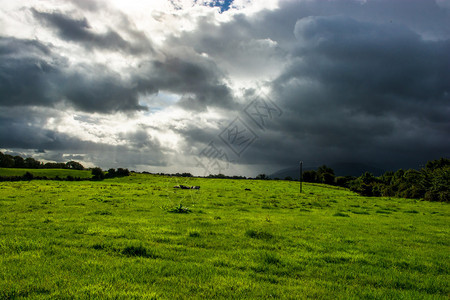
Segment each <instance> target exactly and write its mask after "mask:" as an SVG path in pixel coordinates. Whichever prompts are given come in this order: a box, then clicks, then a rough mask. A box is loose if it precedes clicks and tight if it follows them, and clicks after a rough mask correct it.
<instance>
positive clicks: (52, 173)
mask: <svg viewBox="0 0 450 300" xmlns="http://www.w3.org/2000/svg"><path fill="white" fill-rule="evenodd" d="M26 172H29V173H31V174H33V176H35V177H43V176H47V178H55V177H56V176H58V177H59V178H66V177H67V176H72V177H74V178H75V177H79V178H91V177H92V174H91V171H87V170H68V169H15V168H0V176H2V177H10V176H23V175H24V174H25V173H26Z"/></svg>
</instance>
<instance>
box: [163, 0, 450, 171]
mask: <svg viewBox="0 0 450 300" xmlns="http://www.w3.org/2000/svg"><path fill="white" fill-rule="evenodd" d="M449 13H450V11H449V10H446V9H442V8H441V7H439V6H438V5H436V3H434V2H433V1H411V2H410V3H409V2H408V4H406V3H405V2H402V1H367V2H366V3H362V2H358V1H282V2H281V3H280V5H279V9H278V10H275V11H262V12H260V13H258V14H256V15H253V16H251V17H248V16H243V15H235V16H234V17H233V20H232V21H230V22H228V23H225V24H220V25H217V24H214V23H210V22H208V21H207V20H204V21H202V22H201V26H200V25H199V27H201V28H204V29H205V30H202V31H195V32H192V33H189V34H187V35H184V36H181V37H177V38H173V40H172V41H170V42H172V43H174V44H175V43H177V42H178V43H186V44H188V45H190V46H192V47H193V48H194V49H195V50H196V51H197V52H199V53H202V52H205V53H208V55H210V56H211V57H216V58H217V59H220V60H225V61H233V60H234V61H237V62H239V61H240V57H245V54H244V53H245V51H246V49H243V50H241V49H239V48H238V47H236V45H242V43H241V42H240V41H244V40H245V39H270V40H273V41H276V42H277V43H278V48H281V50H279V51H277V52H275V53H277V55H280V56H283V57H284V59H285V65H284V67H283V69H282V72H281V74H280V75H279V76H278V77H277V78H276V79H275V80H274V81H273V82H272V88H273V93H272V94H271V95H270V97H271V98H272V100H274V101H276V103H277V104H278V105H279V106H280V107H281V108H282V110H283V112H284V113H283V116H282V117H281V118H280V119H279V120H278V122H275V123H274V124H273V125H272V127H271V128H270V130H267V131H265V132H259V139H258V140H256V141H255V143H254V144H252V145H251V147H249V148H248V149H247V150H246V152H245V153H244V155H243V157H241V158H240V162H241V163H249V164H255V165H256V164H261V163H274V164H277V163H278V164H280V165H289V164H296V163H297V162H298V160H299V159H304V160H309V161H315V163H316V164H320V163H321V162H322V163H325V162H326V163H333V162H341V161H347V162H351V161H353V162H354V161H356V162H365V163H369V164H370V163H374V164H377V163H378V164H380V165H383V166H385V167H393V168H396V167H399V166H400V167H405V166H406V167H417V165H418V164H419V163H423V161H426V160H429V159H434V158H438V157H441V156H447V157H448V156H449V155H450V141H449V140H448V132H450V119H449V117H448V116H449V115H450V56H449V55H448V53H450V31H449V28H450V14H449ZM225 36H226V37H227V39H226V41H225V40H224V39H223V37H225ZM230 44H231V45H233V47H235V49H239V51H238V50H235V51H228V50H229V45H230ZM224 49H227V50H224ZM247 50H248V49H247ZM230 53H231V54H230ZM232 56H234V57H232ZM267 58H268V56H267ZM267 58H266V59H267ZM233 118H234V116H230V120H229V121H230V122H231V121H232V119H233ZM199 131H201V128H197V129H196V128H190V129H189V133H187V135H189V137H190V138H191V139H189V141H191V143H192V146H193V145H197V144H196V143H203V144H205V145H207V144H208V142H209V141H210V140H205V139H204V137H202V136H201V134H199V133H198V132H199ZM219 133H220V131H218V132H217V134H219ZM207 136H211V135H210V134H208V135H207Z"/></svg>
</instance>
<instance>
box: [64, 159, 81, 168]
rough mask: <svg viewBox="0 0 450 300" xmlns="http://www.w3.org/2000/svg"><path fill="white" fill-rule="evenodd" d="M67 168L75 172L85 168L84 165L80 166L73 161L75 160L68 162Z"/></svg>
mask: <svg viewBox="0 0 450 300" xmlns="http://www.w3.org/2000/svg"><path fill="white" fill-rule="evenodd" d="M66 168H67V169H73V170H84V167H83V165H82V164H80V163H79V162H77V161H73V160H71V161H69V162H66Z"/></svg>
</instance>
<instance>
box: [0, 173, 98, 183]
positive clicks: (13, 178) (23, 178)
mask: <svg viewBox="0 0 450 300" xmlns="http://www.w3.org/2000/svg"><path fill="white" fill-rule="evenodd" d="M30 180H56V181H84V180H91V178H80V177H74V176H71V175H68V176H66V177H59V176H58V175H56V176H55V177H48V176H36V175H33V174H32V173H30V172H26V173H25V174H23V175H22V176H0V181H30Z"/></svg>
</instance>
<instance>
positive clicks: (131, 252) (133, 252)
mask: <svg viewBox="0 0 450 300" xmlns="http://www.w3.org/2000/svg"><path fill="white" fill-rule="evenodd" d="M122 254H123V255H126V256H129V257H133V256H137V257H145V258H156V256H155V255H154V254H153V253H151V252H150V251H148V250H147V249H146V248H145V247H144V246H142V245H139V246H128V247H125V248H124V249H123V250H122Z"/></svg>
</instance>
